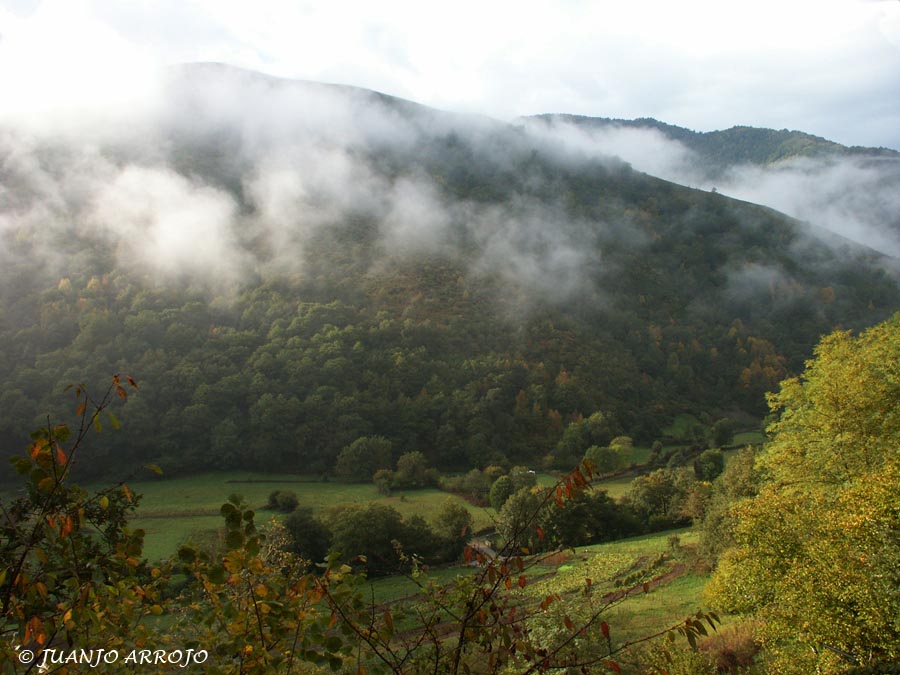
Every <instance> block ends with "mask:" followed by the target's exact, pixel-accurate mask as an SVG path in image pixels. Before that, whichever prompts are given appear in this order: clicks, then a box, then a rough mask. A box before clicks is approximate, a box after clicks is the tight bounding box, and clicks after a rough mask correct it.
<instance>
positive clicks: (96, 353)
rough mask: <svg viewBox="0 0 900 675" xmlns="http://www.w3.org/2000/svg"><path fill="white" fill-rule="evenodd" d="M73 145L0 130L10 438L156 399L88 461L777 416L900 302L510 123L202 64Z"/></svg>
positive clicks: (486, 447) (304, 461)
mask: <svg viewBox="0 0 900 675" xmlns="http://www.w3.org/2000/svg"><path fill="white" fill-rule="evenodd" d="M163 84H164V86H163V87H162V89H161V94H160V95H159V97H158V98H157V99H156V100H155V101H154V104H153V105H148V106H145V107H141V108H140V109H135V110H133V111H132V112H131V113H130V114H129V115H127V116H125V117H123V118H121V119H116V120H113V121H110V120H109V119H104V120H100V121H96V122H92V121H91V120H81V121H80V123H79V125H78V126H77V133H76V132H66V131H61V130H60V129H59V128H57V127H54V128H51V129H43V130H42V129H35V128H31V129H16V128H7V129H2V130H0V184H2V185H3V186H4V190H3V191H2V192H0V378H2V381H3V382H4V387H3V390H2V391H0V437H2V442H3V447H4V448H8V449H9V450H8V451H9V452H14V451H15V450H16V449H17V448H18V447H19V446H20V445H21V443H22V442H24V441H23V439H25V438H26V437H27V432H28V431H30V430H31V429H32V428H33V427H34V426H35V425H36V424H40V423H41V422H42V421H44V422H45V421H46V416H45V414H46V411H50V412H51V415H52V417H53V418H54V419H55V418H56V417H57V416H58V415H63V414H65V413H69V412H70V411H68V410H67V408H66V406H65V400H64V399H63V398H62V397H61V394H60V392H61V390H62V389H63V387H64V386H65V385H66V384H68V383H70V382H84V383H86V384H88V385H92V386H97V384H96V383H100V382H103V381H104V379H105V378H106V377H107V376H108V375H109V374H110V373H113V372H126V373H128V374H130V375H132V376H134V377H135V378H136V379H137V380H138V382H139V383H140V385H141V388H140V390H139V391H138V392H137V393H136V394H133V395H131V396H130V397H129V399H128V401H127V403H125V405H124V407H123V409H122V410H121V412H120V414H119V415H118V416H119V417H120V418H121V419H122V421H123V428H122V431H121V432H120V433H118V434H111V435H106V434H104V435H103V436H101V437H99V438H98V440H97V442H96V446H95V448H94V450H93V452H95V456H96V457H97V458H98V459H97V461H96V462H94V463H92V465H91V466H89V467H87V466H85V467H82V470H83V471H85V472H92V471H93V472H95V473H97V472H108V471H112V470H115V469H119V468H121V467H127V466H133V465H134V464H135V463H137V462H142V461H154V462H155V463H159V464H161V465H163V467H164V468H165V469H166V470H167V471H168V472H170V473H174V472H178V471H189V470H197V469H201V468H206V467H209V466H217V467H223V468H227V467H253V468H271V467H273V466H277V467H279V468H280V469H284V470H293V471H305V472H311V471H313V472H320V473H327V472H329V471H330V470H331V469H332V467H333V464H334V460H335V457H336V455H337V453H338V452H339V451H340V449H341V448H342V447H344V446H346V445H347V444H349V443H350V442H352V441H353V440H355V439H356V438H358V437H361V436H374V435H378V436H384V437H386V438H388V439H389V440H390V441H391V442H392V443H393V448H394V452H395V454H400V453H403V452H407V451H409V450H421V451H422V452H424V453H425V454H426V455H427V456H428V459H429V461H431V462H432V463H433V464H435V465H437V466H441V467H444V468H453V469H465V468H467V467H471V466H483V465H485V464H489V463H497V462H511V463H514V464H515V463H522V464H537V463H538V462H540V461H542V460H544V459H545V460H546V461H547V462H549V463H553V462H554V461H556V460H557V459H559V460H560V461H562V460H561V459H560V458H555V457H554V452H555V449H556V444H557V442H558V440H559V439H560V437H561V434H562V432H563V430H564V429H565V427H566V425H567V424H569V423H570V422H571V421H573V420H577V419H580V418H581V417H582V416H584V417H586V416H588V415H591V414H592V413H595V412H602V413H604V415H605V417H606V419H607V420H608V422H609V428H610V430H611V431H615V432H617V433H627V434H629V435H632V436H634V437H635V438H636V439H637V440H638V441H640V442H651V441H652V440H654V439H655V438H657V437H658V436H659V435H660V433H661V431H660V430H661V429H662V427H663V426H664V425H665V424H666V423H667V422H668V421H669V420H670V419H671V418H672V416H673V415H675V414H677V413H680V412H682V411H686V410H687V411H692V412H695V413H697V414H700V415H704V416H708V417H709V419H711V420H712V419H715V418H717V417H721V416H724V415H731V416H734V415H741V414H743V415H747V414H749V415H756V416H759V415H761V414H762V413H763V412H764V409H765V405H764V399H763V394H764V392H765V391H767V390H771V389H772V388H774V387H775V386H776V385H777V383H778V381H779V380H780V379H781V378H783V377H785V376H787V375H789V374H791V373H796V372H799V370H800V368H801V367H802V364H803V362H804V360H805V359H807V358H809V356H810V355H811V348H812V345H813V344H815V342H816V340H817V339H818V337H819V336H820V335H821V334H823V333H825V332H827V331H829V330H831V329H833V328H834V327H836V326H843V327H846V328H859V327H863V326H867V325H871V324H872V323H875V322H877V321H879V320H881V319H883V318H885V317H886V316H888V315H889V314H891V313H892V312H893V311H895V310H896V308H897V307H898V306H900V286H898V281H897V275H896V261H895V260H894V259H892V258H891V257H889V256H885V255H883V254H882V253H879V252H878V251H875V250H873V249H871V248H868V247H865V246H862V245H860V244H858V243H854V242H852V241H850V240H847V239H845V238H843V237H841V236H838V235H835V234H833V233H829V232H828V231H825V230H822V229H821V228H818V227H816V226H814V225H810V224H807V223H803V222H800V221H797V220H795V219H792V218H790V217H787V216H785V215H783V214H781V213H778V212H776V211H774V210H772V209H770V208H765V207H761V206H757V205H755V204H752V203H748V202H746V201H740V200H736V199H731V198H728V197H726V196H724V195H722V194H715V193H711V192H708V191H705V190H697V189H691V188H688V187H685V186H682V185H678V184H675V183H672V182H668V181H665V180H662V179H660V178H656V177H653V176H650V175H648V174H646V173H642V172H640V171H637V170H635V169H634V168H632V167H631V166H629V165H628V164H627V163H626V162H624V161H622V160H620V159H618V158H615V157H612V156H609V155H605V154H602V153H596V152H588V151H585V150H584V149H583V148H572V147H570V146H568V145H566V144H565V143H561V142H560V140H559V138H558V137H555V136H553V135H552V134H546V133H535V132H534V131H532V130H530V129H529V128H527V127H523V126H521V125H517V124H505V123H501V122H497V121H494V120H490V119H487V118H483V117H478V116H471V115H458V114H451V113H447V112H442V111H439V110H434V109H431V108H427V107H424V106H420V105H418V104H415V103H412V102H409V101H404V100H401V99H397V98H393V97H390V96H386V95H383V94H379V93H376V92H371V91H366V90H361V89H355V88H351V87H344V86H336V85H324V84H318V83H308V82H296V81H288V80H280V79H277V78H271V77H267V76H262V75H259V74H256V73H252V72H247V71H241V70H237V69H233V68H229V67H226V66H221V65H215V64H203V65H194V66H184V67H180V68H177V69H174V70H172V71H170V73H169V74H168V76H167V79H166V81H165V82H164V83H163Z"/></svg>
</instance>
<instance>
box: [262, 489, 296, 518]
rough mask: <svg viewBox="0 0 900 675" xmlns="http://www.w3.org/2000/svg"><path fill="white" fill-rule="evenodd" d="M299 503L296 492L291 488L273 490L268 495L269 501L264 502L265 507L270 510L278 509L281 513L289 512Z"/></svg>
mask: <svg viewBox="0 0 900 675" xmlns="http://www.w3.org/2000/svg"><path fill="white" fill-rule="evenodd" d="M299 504H300V500H298V499H297V494H296V493H295V492H292V491H291V490H275V491H274V492H273V493H271V494H270V495H269V501H268V502H266V508H267V509H269V510H270V511H280V512H281V513H291V512H292V511H293V510H294V509H296V508H297V506H298V505H299Z"/></svg>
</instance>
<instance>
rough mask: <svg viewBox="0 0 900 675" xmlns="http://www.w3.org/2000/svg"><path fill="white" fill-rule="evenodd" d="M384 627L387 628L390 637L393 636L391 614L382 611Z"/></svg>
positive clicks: (387, 611) (392, 618)
mask: <svg viewBox="0 0 900 675" xmlns="http://www.w3.org/2000/svg"><path fill="white" fill-rule="evenodd" d="M384 625H385V626H387V629H388V631H390V633H391V635H393V634H394V617H392V616H391V612H390V611H389V610H384Z"/></svg>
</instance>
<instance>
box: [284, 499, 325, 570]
mask: <svg viewBox="0 0 900 675" xmlns="http://www.w3.org/2000/svg"><path fill="white" fill-rule="evenodd" d="M284 527H285V530H286V531H287V533H288V535H290V538H291V541H290V544H289V545H288V550H289V551H291V552H292V553H295V554H297V555H298V556H300V557H301V558H302V559H303V560H306V561H308V562H309V566H310V567H311V566H313V565H315V564H317V563H320V562H322V561H323V560H325V558H326V557H327V556H328V552H329V551H330V550H331V531H330V530H329V529H328V527H327V526H326V525H325V524H324V523H323V522H322V521H321V520H319V519H318V518H316V517H314V516H313V513H312V509H310V508H302V509H296V510H295V511H293V512H292V513H291V514H290V515H289V516H288V517H287V518H285V520H284Z"/></svg>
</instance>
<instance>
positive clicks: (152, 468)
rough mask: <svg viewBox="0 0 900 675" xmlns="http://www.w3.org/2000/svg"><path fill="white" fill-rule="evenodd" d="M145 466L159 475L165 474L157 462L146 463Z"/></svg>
mask: <svg viewBox="0 0 900 675" xmlns="http://www.w3.org/2000/svg"><path fill="white" fill-rule="evenodd" d="M144 468H145V469H147V470H149V471H152V472H153V473H155V474H156V475H157V476H162V475H163V470H162V469H160V468H159V467H158V466H157V465H156V464H144Z"/></svg>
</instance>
